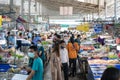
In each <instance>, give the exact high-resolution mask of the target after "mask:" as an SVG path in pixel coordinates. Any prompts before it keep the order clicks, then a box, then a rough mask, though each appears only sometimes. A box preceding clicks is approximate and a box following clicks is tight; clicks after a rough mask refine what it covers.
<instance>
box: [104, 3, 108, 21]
mask: <svg viewBox="0 0 120 80" xmlns="http://www.w3.org/2000/svg"><path fill="white" fill-rule="evenodd" d="M104 4H105V19H106V18H107V2H106V1H105V3H104Z"/></svg>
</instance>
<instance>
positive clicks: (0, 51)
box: [0, 47, 11, 53]
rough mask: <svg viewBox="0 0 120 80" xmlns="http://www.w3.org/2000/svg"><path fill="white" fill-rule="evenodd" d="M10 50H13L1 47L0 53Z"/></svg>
mask: <svg viewBox="0 0 120 80" xmlns="http://www.w3.org/2000/svg"><path fill="white" fill-rule="evenodd" d="M10 51H11V49H3V48H2V47H0V53H7V52H10Z"/></svg>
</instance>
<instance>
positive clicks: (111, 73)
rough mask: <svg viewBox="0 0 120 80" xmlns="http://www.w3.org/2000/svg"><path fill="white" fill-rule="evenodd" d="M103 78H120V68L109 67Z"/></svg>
mask: <svg viewBox="0 0 120 80" xmlns="http://www.w3.org/2000/svg"><path fill="white" fill-rule="evenodd" d="M101 80H120V71H119V69H117V68H114V67H111V68H107V69H106V70H105V71H104V73H103V75H102V78H101Z"/></svg>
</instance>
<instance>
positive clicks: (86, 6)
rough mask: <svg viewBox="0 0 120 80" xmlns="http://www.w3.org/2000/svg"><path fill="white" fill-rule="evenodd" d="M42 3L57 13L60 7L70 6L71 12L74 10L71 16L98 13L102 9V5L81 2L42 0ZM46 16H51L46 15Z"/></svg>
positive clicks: (75, 0) (74, 0)
mask: <svg viewBox="0 0 120 80" xmlns="http://www.w3.org/2000/svg"><path fill="white" fill-rule="evenodd" d="M38 1H40V0H38ZM100 1H101V0H100ZM42 3H43V5H45V6H46V7H47V8H48V9H50V10H54V11H59V7H60V6H72V7H73V10H74V11H73V12H74V13H73V14H79V13H82V12H85V13H87V12H93V13H98V11H99V9H100V10H103V9H104V4H103V5H98V4H92V3H88V2H82V1H78V0H42ZM103 3H104V2H103ZM48 15H51V14H48ZM54 15H55V14H54Z"/></svg>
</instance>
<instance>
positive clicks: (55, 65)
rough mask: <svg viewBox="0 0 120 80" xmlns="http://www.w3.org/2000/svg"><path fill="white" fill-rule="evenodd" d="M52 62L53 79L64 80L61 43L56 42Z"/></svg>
mask: <svg viewBox="0 0 120 80" xmlns="http://www.w3.org/2000/svg"><path fill="white" fill-rule="evenodd" d="M50 64H51V74H52V80H62V74H61V60H60V52H59V43H55V44H54V47H53V51H52V54H51V60H50Z"/></svg>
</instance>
